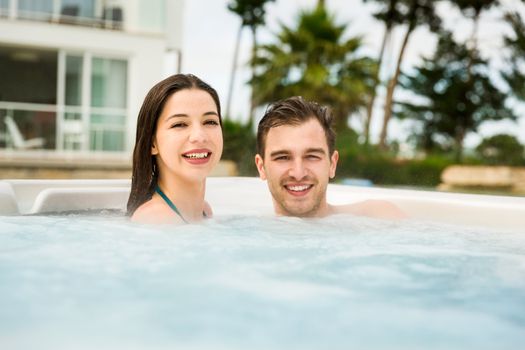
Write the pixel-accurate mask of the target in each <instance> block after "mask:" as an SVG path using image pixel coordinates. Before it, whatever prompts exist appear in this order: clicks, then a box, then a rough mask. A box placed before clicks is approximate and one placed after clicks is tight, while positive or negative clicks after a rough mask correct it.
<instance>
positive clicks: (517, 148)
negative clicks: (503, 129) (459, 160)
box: [476, 134, 525, 166]
mask: <svg viewBox="0 0 525 350" xmlns="http://www.w3.org/2000/svg"><path fill="white" fill-rule="evenodd" d="M476 153H477V154H478V156H479V157H480V158H481V159H482V161H483V162H484V163H486V164H490V165H515V166H519V165H522V166H523V165H525V147H524V146H523V145H522V144H521V143H520V142H519V141H518V139H517V138H516V137H515V136H512V135H505V134H500V135H494V136H491V137H488V138H486V139H484V140H483V141H481V143H480V144H479V145H478V146H477V147H476Z"/></svg>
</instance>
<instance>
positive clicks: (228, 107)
mask: <svg viewBox="0 0 525 350" xmlns="http://www.w3.org/2000/svg"><path fill="white" fill-rule="evenodd" d="M242 29H243V25H242V24H241V25H240V26H239V30H238V31H237V40H236V41H235V51H234V52H233V63H232V71H231V75H230V86H229V87H228V99H227V102H226V113H225V114H224V116H225V117H226V118H230V119H231V115H230V111H231V103H232V96H233V86H234V85H235V73H237V63H238V61H239V46H240V44H241V34H242Z"/></svg>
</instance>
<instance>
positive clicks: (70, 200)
mask: <svg viewBox="0 0 525 350" xmlns="http://www.w3.org/2000/svg"><path fill="white" fill-rule="evenodd" d="M129 187H130V180H0V215H17V214H21V215H25V214H45V213H49V212H53V213H60V212H68V211H82V210H99V209H112V210H119V209H120V210H124V209H125V205H126V202H127V198H128V195H129ZM206 198H207V200H208V202H209V203H210V204H211V205H212V207H213V209H214V212H215V214H216V215H219V216H220V215H230V214H239V215H243V214H246V215H254V214H255V215H271V213H272V206H271V197H270V194H269V192H268V190H267V187H266V183H265V182H263V181H261V180H259V179H258V178H247V177H212V178H209V179H208V183H207V190H206ZM366 199H385V200H388V201H391V202H393V203H395V204H396V205H397V206H399V207H400V208H402V209H403V210H404V211H405V212H407V213H408V214H409V216H410V217H411V218H414V219H422V220H435V221H439V222H442V223H452V224H465V225H474V226H482V227H494V228H498V229H501V228H503V229H507V228H509V229H518V230H519V229H523V227H524V226H525V198H523V197H509V196H488V195H473V194H458V193H444V192H431V191H416V190H400V189H386V188H377V187H361V186H347V185H338V184H330V185H329V188H328V201H329V202H330V203H332V204H346V203H353V202H358V201H362V200H366Z"/></svg>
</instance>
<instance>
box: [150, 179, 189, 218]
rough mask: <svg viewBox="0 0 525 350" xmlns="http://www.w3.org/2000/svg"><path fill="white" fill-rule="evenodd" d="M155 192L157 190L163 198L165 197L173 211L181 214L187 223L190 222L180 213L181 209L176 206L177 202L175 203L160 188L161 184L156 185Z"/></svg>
mask: <svg viewBox="0 0 525 350" xmlns="http://www.w3.org/2000/svg"><path fill="white" fill-rule="evenodd" d="M155 192H157V193H158V194H159V195H160V196H161V197H162V199H164V201H165V202H166V203H167V204H168V205H169V206H170V208H171V209H173V211H174V212H175V213H177V215H178V216H180V218H181V219H182V221H184V222H185V223H188V222H187V221H186V219H184V216H182V214H181V213H180V211H179V209H177V207H176V206H175V204H173V202H172V201H171V200H170V199H169V198H168V196H166V195H165V194H164V192H162V190H161V189H160V188H159V186H156V187H155Z"/></svg>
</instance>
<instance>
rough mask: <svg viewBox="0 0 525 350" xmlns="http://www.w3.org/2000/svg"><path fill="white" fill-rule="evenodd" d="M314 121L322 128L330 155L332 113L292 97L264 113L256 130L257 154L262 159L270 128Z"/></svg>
mask: <svg viewBox="0 0 525 350" xmlns="http://www.w3.org/2000/svg"><path fill="white" fill-rule="evenodd" d="M310 119H316V120H317V121H318V122H319V124H321V126H322V127H323V130H324V133H325V135H326V143H327V145H328V151H329V152H330V155H332V154H333V153H334V150H335V131H334V129H333V128H332V119H333V117H332V111H331V110H330V108H329V107H327V106H323V105H320V104H318V103H317V102H313V101H307V100H305V99H303V98H302V97H301V96H293V97H289V98H286V99H284V100H280V101H278V102H275V103H273V104H271V105H270V106H269V107H268V108H267V109H266V112H265V113H264V116H263V117H262V119H261V121H260V122H259V127H258V128H257V153H258V154H259V155H260V156H261V157H263V158H264V151H265V148H266V136H267V135H268V132H269V131H270V129H271V128H276V127H278V126H281V125H300V124H303V123H305V122H307V121H309V120H310Z"/></svg>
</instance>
